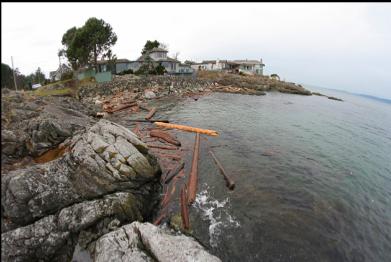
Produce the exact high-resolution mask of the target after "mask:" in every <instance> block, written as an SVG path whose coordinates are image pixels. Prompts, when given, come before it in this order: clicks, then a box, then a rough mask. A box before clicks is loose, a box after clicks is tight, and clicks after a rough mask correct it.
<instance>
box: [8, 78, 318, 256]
mask: <svg viewBox="0 0 391 262" xmlns="http://www.w3.org/2000/svg"><path fill="white" fill-rule="evenodd" d="M219 77H220V76H214V77H213V78H212V77H210V76H208V75H200V76H199V77H198V78H195V79H194V78H181V77H174V78H172V77H149V78H142V77H141V78H140V77H135V76H132V75H130V76H121V77H118V78H116V79H115V80H114V81H112V82H110V83H105V84H97V83H84V84H83V85H82V86H81V87H80V88H79V89H78V90H77V91H76V92H75V94H76V95H75V96H76V97H68V96H39V95H37V94H36V93H34V92H14V91H6V90H2V148H3V149H2V182H1V186H2V196H1V198H2V208H1V229H2V255H1V257H2V260H3V261H41V260H42V261H53V260H55V261H69V260H70V259H71V258H72V257H74V256H75V254H74V253H75V247H76V246H78V247H79V248H81V249H83V250H87V251H88V253H89V254H90V257H91V258H92V260H93V261H129V260H132V261H133V260H134V261H154V260H159V261H183V260H187V259H190V258H191V259H192V260H194V261H219V259H218V258H216V257H214V256H212V255H210V254H209V253H208V252H207V251H206V250H205V248H203V247H202V246H201V245H200V244H199V243H197V241H195V240H194V239H192V238H191V237H190V236H185V235H182V234H181V233H180V232H177V231H175V232H173V231H170V230H163V229H161V228H157V227H156V226H154V225H152V224H149V223H148V222H155V224H160V223H161V222H162V221H167V222H170V218H169V217H165V220H164V219H161V220H159V221H158V222H157V221H156V219H158V218H159V217H162V216H163V215H164V214H165V213H164V212H165V211H164V208H165V207H167V206H168V204H167V203H169V201H170V198H172V195H173V194H172V192H173V191H174V190H175V183H176V182H178V181H179V182H178V183H181V182H182V183H183V181H184V180H183V179H182V180H181V178H183V177H184V173H183V174H181V175H180V176H179V178H174V179H173V181H174V182H173V183H172V184H173V185H171V184H167V185H166V183H165V179H166V175H167V174H168V172H169V171H170V170H172V169H173V168H174V167H175V166H176V165H177V163H178V162H179V161H180V160H181V159H183V152H184V150H183V149H181V148H180V147H176V149H175V150H172V151H170V153H167V152H165V151H164V150H161V149H159V146H160V147H162V146H166V143H165V142H164V141H162V140H160V139H156V138H153V137H151V136H150V131H151V126H150V124H151V123H148V121H146V122H145V123H140V122H138V124H136V123H137V122H134V123H132V125H130V124H129V121H130V120H131V119H130V116H129V115H134V117H135V119H140V116H142V115H145V114H146V112H145V113H144V112H141V109H140V107H142V106H143V105H144V106H147V107H149V108H151V107H152V106H154V105H156V104H159V105H160V106H159V107H158V110H164V106H170V105H172V106H174V105H175V103H176V101H177V99H182V98H185V97H191V98H193V99H194V100H197V99H198V98H199V97H200V96H201V95H205V94H208V93H210V92H229V93H240V94H249V95H264V94H265V92H267V91H279V92H288V93H295V94H302V95H311V92H309V91H308V90H305V89H304V88H302V87H300V86H297V85H294V84H290V83H288V84H287V83H285V82H281V83H279V82H275V80H270V79H266V78H252V77H237V76H232V77H225V78H219ZM276 83H277V84H276ZM59 88H61V87H59ZM67 88H68V87H67ZM124 97H128V98H129V99H132V100H134V101H137V103H135V104H134V105H132V106H128V107H124V109H123V110H119V112H115V113H106V114H104V115H103V118H104V119H99V118H98V117H97V113H99V112H102V111H104V104H103V101H111V102H113V103H117V104H118V105H121V103H124V102H123V100H121V99H122V98H124ZM171 98H172V100H171V102H169V101H170V99H171ZM118 105H117V106H118ZM158 115H159V114H158ZM154 118H155V119H159V117H156V116H155V117H154ZM124 126H127V127H124ZM130 127H133V128H132V129H131V128H130ZM131 130H132V131H133V132H132V131H131ZM171 134H172V135H173V136H175V134H174V133H171ZM152 145H155V148H154V147H152ZM156 146H157V148H156ZM185 150H186V149H185ZM162 193H164V197H163V200H162V199H161V194H162ZM162 210H163V211H164V212H163V211H162ZM135 221H140V222H144V223H139V222H135ZM132 222H134V223H132ZM130 223H132V224H130ZM169 224H170V223H169ZM173 227H174V228H175V227H178V225H173ZM179 228H180V226H179ZM162 243H165V244H162ZM183 245H185V246H183ZM76 255H77V254H76Z"/></svg>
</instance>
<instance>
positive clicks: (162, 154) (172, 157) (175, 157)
mask: <svg viewBox="0 0 391 262" xmlns="http://www.w3.org/2000/svg"><path fill="white" fill-rule="evenodd" d="M159 155H160V156H161V157H164V158H171V159H173V160H181V159H182V158H181V157H180V156H178V155H170V154H164V153H160V154H159Z"/></svg>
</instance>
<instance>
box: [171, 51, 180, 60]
mask: <svg viewBox="0 0 391 262" xmlns="http://www.w3.org/2000/svg"><path fill="white" fill-rule="evenodd" d="M179 54H180V53H179V52H175V53H173V54H172V55H171V56H172V58H174V59H175V60H178V56H179Z"/></svg>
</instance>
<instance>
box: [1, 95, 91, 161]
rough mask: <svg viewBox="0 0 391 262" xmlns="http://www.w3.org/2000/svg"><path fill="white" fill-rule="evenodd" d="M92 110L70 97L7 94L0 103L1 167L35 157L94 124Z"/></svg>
mask: <svg viewBox="0 0 391 262" xmlns="http://www.w3.org/2000/svg"><path fill="white" fill-rule="evenodd" d="M92 115H95V113H94V112H93V110H92V109H89V108H87V107H86V106H85V105H82V104H81V103H80V102H79V101H77V100H75V99H73V98H71V97H32V96H31V95H28V94H26V93H22V92H15V91H10V92H8V93H6V94H5V95H4V96H3V97H2V100H1V124H2V125H1V137H2V140H1V145H2V157H1V158H2V164H8V163H12V162H13V161H16V160H20V159H21V158H23V157H26V156H30V157H37V156H39V155H41V154H42V153H44V152H46V151H47V150H49V149H52V148H55V147H56V146H58V145H59V144H60V143H62V142H63V141H64V140H65V139H67V138H69V137H71V136H72V135H74V134H75V133H76V132H78V131H82V130H84V129H85V128H88V127H90V126H91V125H93V124H94V123H95V120H93V119H92V118H91V117H89V116H92Z"/></svg>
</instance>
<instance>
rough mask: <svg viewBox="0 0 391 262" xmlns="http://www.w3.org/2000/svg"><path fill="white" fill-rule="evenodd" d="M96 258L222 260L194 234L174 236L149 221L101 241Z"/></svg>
mask: <svg viewBox="0 0 391 262" xmlns="http://www.w3.org/2000/svg"><path fill="white" fill-rule="evenodd" d="M94 261H95V262H109V261H113V262H114V261H116V262H117V261H118V262H121V261H123V262H125V261H161V262H175V261H178V262H179V261H180V262H182V261H202V262H209V261H210V262H212V261H213V262H217V261H221V260H220V259H219V258H217V257H215V256H213V255H211V254H209V253H208V252H207V251H206V250H205V249H204V248H203V247H202V246H201V245H200V244H199V243H198V242H197V241H195V240H194V239H193V238H191V237H188V236H185V235H173V234H171V233H169V232H167V231H165V230H163V229H161V228H159V227H156V226H154V225H152V224H149V223H139V222H133V223H132V224H129V225H125V226H123V227H121V228H119V229H118V230H116V231H113V232H110V233H108V234H106V235H104V236H102V237H101V238H100V239H99V240H97V242H96V246H95V254H94Z"/></svg>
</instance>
